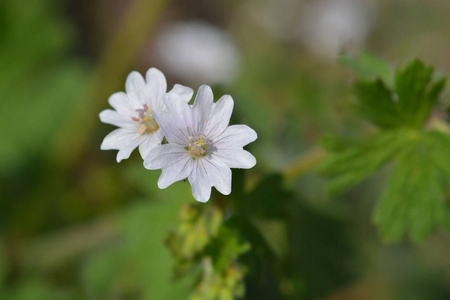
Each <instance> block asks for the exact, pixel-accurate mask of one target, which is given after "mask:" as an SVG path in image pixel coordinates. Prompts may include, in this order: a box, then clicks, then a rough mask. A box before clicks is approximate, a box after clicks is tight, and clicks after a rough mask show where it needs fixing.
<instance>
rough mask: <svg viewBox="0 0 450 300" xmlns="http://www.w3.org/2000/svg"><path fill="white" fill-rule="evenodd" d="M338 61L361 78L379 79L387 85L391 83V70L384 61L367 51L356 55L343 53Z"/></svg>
mask: <svg viewBox="0 0 450 300" xmlns="http://www.w3.org/2000/svg"><path fill="white" fill-rule="evenodd" d="M338 61H339V62H340V63H341V64H342V65H344V66H347V67H349V68H350V69H352V70H353V71H354V72H355V73H356V75H358V77H359V78H360V79H361V80H374V79H378V78H379V79H381V80H382V81H384V82H385V83H386V84H387V85H388V86H391V85H392V83H393V72H392V70H391V68H390V67H389V65H388V64H386V62H385V61H383V60H381V59H379V58H378V57H376V56H374V55H372V54H370V53H368V52H362V53H361V54H359V55H356V56H350V55H343V56H341V57H339V58H338Z"/></svg>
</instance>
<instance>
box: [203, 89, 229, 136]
mask: <svg viewBox="0 0 450 300" xmlns="http://www.w3.org/2000/svg"><path fill="white" fill-rule="evenodd" d="M233 106H234V102H233V98H231V96H229V95H225V96H222V97H221V98H220V99H219V100H217V102H216V103H214V105H213V108H212V111H211V116H210V119H209V120H208V122H207V124H206V127H205V130H204V133H205V135H206V136H207V137H209V138H210V139H213V138H214V137H215V136H217V135H219V134H221V133H222V132H223V131H224V130H225V129H226V128H227V126H228V123H229V122H230V117H231V113H232V112H233Z"/></svg>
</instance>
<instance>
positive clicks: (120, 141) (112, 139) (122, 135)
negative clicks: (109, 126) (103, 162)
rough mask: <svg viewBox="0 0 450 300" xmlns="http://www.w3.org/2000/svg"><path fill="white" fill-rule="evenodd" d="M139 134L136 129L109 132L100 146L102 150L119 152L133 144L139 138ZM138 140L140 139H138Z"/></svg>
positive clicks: (120, 129)
mask: <svg viewBox="0 0 450 300" xmlns="http://www.w3.org/2000/svg"><path fill="white" fill-rule="evenodd" d="M140 135H141V134H140V133H139V132H138V129H137V128H131V127H130V128H119V129H116V130H114V131H112V132H110V133H109V134H108V135H107V136H106V137H105V138H104V139H103V142H102V144H101V146H100V149H102V150H111V149H115V150H119V149H122V148H125V147H127V146H128V145H130V144H134V143H133V142H134V141H135V140H138V139H139V138H140ZM139 140H140V139H139Z"/></svg>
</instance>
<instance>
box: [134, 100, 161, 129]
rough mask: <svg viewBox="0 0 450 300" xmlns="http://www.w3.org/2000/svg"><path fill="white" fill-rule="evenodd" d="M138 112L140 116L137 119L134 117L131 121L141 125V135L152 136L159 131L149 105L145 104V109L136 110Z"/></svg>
mask: <svg viewBox="0 0 450 300" xmlns="http://www.w3.org/2000/svg"><path fill="white" fill-rule="evenodd" d="M136 112H138V113H139V116H138V117H137V118H135V117H132V118H131V119H132V120H133V121H135V122H139V123H140V124H141V126H140V127H139V133H140V134H150V133H153V132H155V131H156V130H158V129H159V125H158V123H156V121H155V118H154V117H153V115H152V112H151V111H150V109H148V106H147V104H144V108H141V109H136Z"/></svg>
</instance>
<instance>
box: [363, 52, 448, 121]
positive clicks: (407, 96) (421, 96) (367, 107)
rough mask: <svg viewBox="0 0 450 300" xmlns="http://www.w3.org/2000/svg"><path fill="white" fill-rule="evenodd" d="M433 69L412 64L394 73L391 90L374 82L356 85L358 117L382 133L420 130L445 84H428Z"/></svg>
mask: <svg viewBox="0 0 450 300" xmlns="http://www.w3.org/2000/svg"><path fill="white" fill-rule="evenodd" d="M432 74H433V68H432V67H430V66H428V67H427V66H425V65H424V64H423V63H422V62H420V61H418V60H415V61H413V62H412V63H410V64H409V65H408V66H406V68H404V69H401V68H399V69H397V71H396V76H395V84H394V89H393V90H391V89H389V88H388V87H387V85H386V84H385V83H384V82H383V81H381V80H379V79H377V80H375V81H358V82H357V83H356V84H355V95H356V97H357V98H358V101H357V103H356V108H357V110H358V111H359V113H360V114H361V115H362V116H363V117H364V118H366V119H367V120H369V121H371V122H372V123H373V124H374V125H376V126H378V127H380V128H382V129H394V128H400V127H407V128H416V129H417V128H420V127H421V126H422V125H423V123H424V122H425V120H426V119H427V117H428V115H429V114H430V112H431V110H432V108H433V106H434V105H435V104H436V102H437V100H438V99H439V94H440V93H441V91H442V89H443V88H444V86H445V80H444V79H440V80H437V81H433V80H432Z"/></svg>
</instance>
